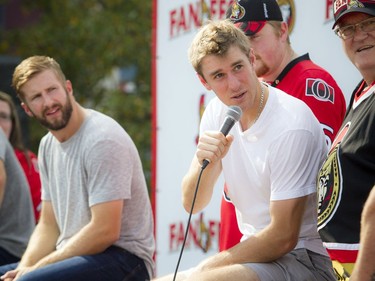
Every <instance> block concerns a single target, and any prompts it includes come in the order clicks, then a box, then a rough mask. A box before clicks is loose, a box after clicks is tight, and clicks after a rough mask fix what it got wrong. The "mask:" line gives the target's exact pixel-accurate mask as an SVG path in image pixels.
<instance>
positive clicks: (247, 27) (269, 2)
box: [226, 0, 283, 36]
mask: <svg viewBox="0 0 375 281" xmlns="http://www.w3.org/2000/svg"><path fill="white" fill-rule="evenodd" d="M226 18H227V19H230V20H231V21H232V22H233V23H234V24H235V25H236V26H237V27H239V28H241V29H242V30H243V31H244V32H245V34H246V35H247V36H252V35H254V34H256V33H257V32H259V31H260V30H261V29H262V28H263V27H264V25H265V24H266V22H267V21H283V16H282V14H281V10H280V7H279V4H278V3H277V1H276V0H235V1H233V3H232V4H231V5H230V6H229V8H228V10H227V13H226Z"/></svg>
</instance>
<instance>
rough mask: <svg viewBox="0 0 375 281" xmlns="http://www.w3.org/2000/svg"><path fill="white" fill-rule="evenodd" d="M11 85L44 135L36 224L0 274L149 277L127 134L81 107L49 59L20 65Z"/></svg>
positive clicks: (136, 168) (149, 242)
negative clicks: (20, 254) (14, 261)
mask: <svg viewBox="0 0 375 281" xmlns="http://www.w3.org/2000/svg"><path fill="white" fill-rule="evenodd" d="M12 82H13V87H14V88H15V90H16V92H17V94H18V96H19V97H20V99H21V101H22V104H21V105H22V107H23V108H24V110H25V112H26V113H27V114H28V115H29V116H32V117H34V118H35V119H37V120H38V121H39V122H40V123H41V124H42V125H43V126H44V127H46V128H47V129H48V130H49V132H48V133H47V135H46V136H44V137H43V139H42V140H41V143H40V147H39V155H38V159H39V161H40V163H39V165H40V175H41V181H42V212H41V217H40V221H39V223H38V225H37V227H36V230H35V231H34V233H33V235H32V237H31V240H30V243H29V245H28V247H27V249H26V252H25V254H24V256H23V257H22V259H21V261H20V263H19V264H13V265H9V266H7V267H0V274H5V275H4V276H3V278H5V280H8V279H9V280H12V278H15V277H16V278H17V280H19V281H22V280H27V281H34V280H35V281H36V280H38V281H39V280H55V281H57V280H59V281H65V280H66V281H68V280H69V281H71V280H90V281H96V280H98V281H99V280H100V281H102V280H111V281H116V280H118V281H123V280H139V281H141V280H142V281H144V280H149V279H151V278H152V276H153V275H154V263H153V259H152V257H153V254H154V249H155V242H154V237H153V219H152V211H151V204H150V200H149V197H148V191H147V187H146V182H145V178H144V174H143V170H142V164H141V161H140V158H139V155H138V151H137V149H136V147H135V145H134V143H133V141H132V140H131V138H130V137H129V135H128V134H127V133H126V132H125V130H124V129H123V128H122V127H121V126H120V125H119V124H118V123H117V122H116V121H115V120H113V119H112V118H110V117H108V116H106V115H104V114H101V113H99V112H97V111H94V110H90V109H85V108H83V107H82V106H80V105H79V104H78V103H77V102H76V101H75V99H74V96H73V88H72V83H71V82H70V81H69V80H66V79H65V75H64V74H63V72H62V70H61V68H60V66H59V64H58V63H57V62H56V61H55V60H54V59H52V58H49V57H45V56H33V57H30V58H27V59H25V60H24V61H22V62H21V63H20V64H19V65H18V66H17V67H16V69H15V72H14V74H13V81H12ZM7 278H8V279H7ZM18 278H19V279H18Z"/></svg>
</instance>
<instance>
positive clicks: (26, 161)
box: [0, 92, 41, 222]
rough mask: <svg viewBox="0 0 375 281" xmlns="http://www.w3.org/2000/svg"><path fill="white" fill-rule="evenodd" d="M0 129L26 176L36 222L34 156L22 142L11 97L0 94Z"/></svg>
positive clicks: (38, 185)
mask: <svg viewBox="0 0 375 281" xmlns="http://www.w3.org/2000/svg"><path fill="white" fill-rule="evenodd" d="M0 127H1V128H2V129H3V131H4V133H5V135H6V136H7V137H8V139H9V142H10V143H11V144H12V146H13V149H14V152H15V154H16V156H17V158H18V160H19V162H20V164H21V166H22V168H23V170H24V172H25V174H26V178H27V180H28V183H29V186H30V193H31V198H32V200H33V206H34V215H35V221H36V222H38V220H39V215H40V207H41V194H40V192H41V183H40V177H39V170H38V161H37V157H36V155H35V154H34V153H33V152H31V151H30V150H28V149H26V148H25V146H24V144H23V142H22V133H21V126H20V122H19V118H18V114H17V111H16V107H15V105H14V103H13V101H12V98H11V96H9V95H8V94H6V93H4V92H0Z"/></svg>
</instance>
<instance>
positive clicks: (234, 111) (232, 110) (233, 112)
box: [227, 105, 242, 121]
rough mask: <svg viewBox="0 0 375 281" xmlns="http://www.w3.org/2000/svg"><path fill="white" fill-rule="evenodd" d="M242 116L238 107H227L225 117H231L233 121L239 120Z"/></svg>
mask: <svg viewBox="0 0 375 281" xmlns="http://www.w3.org/2000/svg"><path fill="white" fill-rule="evenodd" d="M241 115H242V110H241V108H240V107H239V106H236V105H231V106H229V107H228V111H227V116H229V117H232V118H233V119H234V120H236V121H238V120H240V118H241Z"/></svg>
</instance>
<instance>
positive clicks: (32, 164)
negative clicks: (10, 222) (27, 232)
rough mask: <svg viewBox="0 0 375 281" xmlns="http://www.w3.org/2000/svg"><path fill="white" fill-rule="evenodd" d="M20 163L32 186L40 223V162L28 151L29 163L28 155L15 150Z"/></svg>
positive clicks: (32, 196)
mask: <svg viewBox="0 0 375 281" xmlns="http://www.w3.org/2000/svg"><path fill="white" fill-rule="evenodd" d="M14 152H15V154H16V156H17V158H18V161H19V162H20V164H21V166H22V169H23V170H24V172H25V175H26V178H27V181H28V183H29V186H30V194H31V199H32V201H33V207H34V216H35V221H36V222H38V220H39V216H40V209H41V207H42V206H41V182H40V176H39V169H38V160H37V157H36V155H35V154H34V153H33V152H31V151H27V153H28V156H29V161H27V158H26V155H25V154H24V152H22V151H21V150H18V149H15V150H14Z"/></svg>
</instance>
